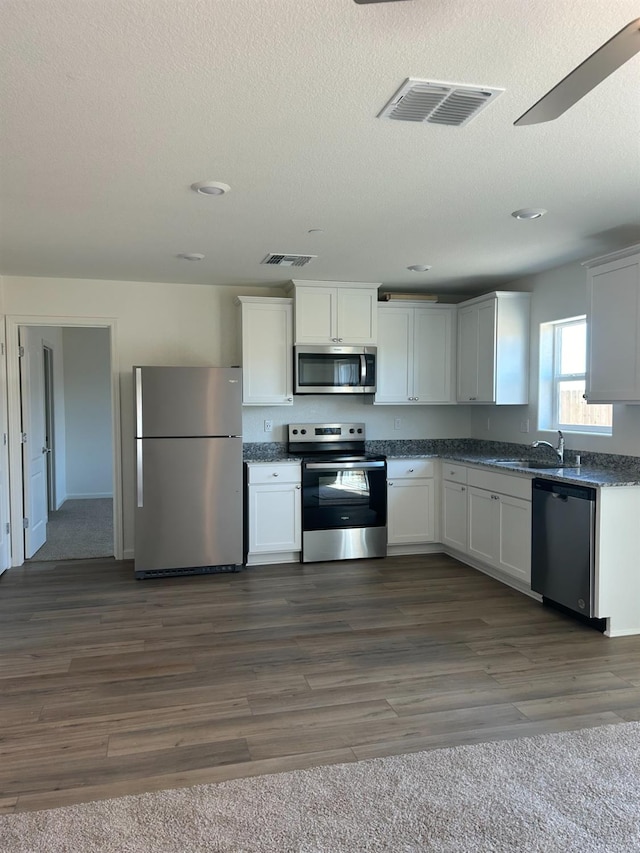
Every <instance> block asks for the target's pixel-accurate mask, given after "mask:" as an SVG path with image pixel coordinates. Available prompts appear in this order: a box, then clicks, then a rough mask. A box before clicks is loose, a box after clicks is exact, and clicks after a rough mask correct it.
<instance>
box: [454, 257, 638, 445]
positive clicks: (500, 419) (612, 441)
mask: <svg viewBox="0 0 640 853" xmlns="http://www.w3.org/2000/svg"><path fill="white" fill-rule="evenodd" d="M501 289H503V290H522V291H529V292H530V293H531V350H530V356H531V358H530V364H531V371H530V379H529V405H528V406H478V407H477V408H474V409H473V411H472V414H471V435H472V436H473V437H474V438H483V439H492V440H496V441H515V442H519V443H527V442H531V441H535V440H536V439H545V440H547V441H549V440H552V441H555V433H553V432H549V431H544V430H538V365H539V344H540V324H541V323H549V322H551V321H553V320H562V319H564V318H566V317H575V316H578V315H581V314H586V311H587V275H586V272H585V270H584V268H583V267H582V266H581V264H580V263H579V262H576V263H572V264H567V265H565V266H562V267H556V268H555V269H552V270H548V271H546V272H543V273H539V274H538V275H533V276H527V277H526V278H521V279H518V280H517V281H514V282H511V283H510V284H508V285H505V286H504V287H503V288H501ZM487 418H489V420H490V428H489V429H487ZM527 419H528V420H529V422H530V433H529V434H524V433H522V432H520V423H521V421H523V420H527ZM565 437H566V446H567V448H569V449H571V448H576V449H580V450H591V451H594V452H598V453H621V454H628V455H632V456H638V455H640V406H625V405H616V406H614V407H613V435H612V436H598V435H590V434H587V433H582V434H579V435H576V434H567V435H566V436H565Z"/></svg>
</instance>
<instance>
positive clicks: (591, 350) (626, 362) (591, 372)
mask: <svg viewBox="0 0 640 853" xmlns="http://www.w3.org/2000/svg"><path fill="white" fill-rule="evenodd" d="M587 311H588V315H587V329H588V336H589V341H588V346H587V351H588V363H587V399H588V400H589V401H590V402H591V403H609V402H610V403H615V402H625V401H626V402H637V401H640V256H638V255H632V256H631V257H628V258H624V259H622V260H618V261H616V262H612V263H610V264H604V265H603V266H599V267H595V268H593V269H591V270H589V278H588V282H587Z"/></svg>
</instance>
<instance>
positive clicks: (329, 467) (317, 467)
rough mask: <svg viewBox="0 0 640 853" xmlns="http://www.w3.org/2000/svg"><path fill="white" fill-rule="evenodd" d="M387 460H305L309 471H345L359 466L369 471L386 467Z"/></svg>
mask: <svg viewBox="0 0 640 853" xmlns="http://www.w3.org/2000/svg"><path fill="white" fill-rule="evenodd" d="M386 464H387V463H386V462H383V461H381V462H305V463H304V467H305V469H306V470H307V471H311V470H314V471H345V470H347V469H349V468H359V469H360V470H363V469H364V470H365V471H368V470H370V469H371V468H384V466H385V465H386Z"/></svg>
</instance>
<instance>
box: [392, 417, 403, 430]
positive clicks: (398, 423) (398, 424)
mask: <svg viewBox="0 0 640 853" xmlns="http://www.w3.org/2000/svg"><path fill="white" fill-rule="evenodd" d="M401 426H402V419H401V418H394V419H393V428H394V429H400V427H401Z"/></svg>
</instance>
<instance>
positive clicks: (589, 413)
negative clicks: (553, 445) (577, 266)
mask: <svg viewBox="0 0 640 853" xmlns="http://www.w3.org/2000/svg"><path fill="white" fill-rule="evenodd" d="M540 344H541V346H540V353H541V368H542V370H541V388H540V391H541V393H540V426H541V428H542V429H554V430H555V429H561V430H563V431H566V432H592V433H600V434H601V435H611V433H612V408H611V406H608V405H607V406H603V405H600V406H589V405H587V403H586V401H585V399H584V396H583V395H584V392H585V375H586V369H587V321H586V318H585V317H572V318H571V319H568V320H559V321H558V322H556V323H545V324H543V325H542V327H541V341H540Z"/></svg>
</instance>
